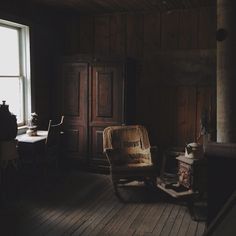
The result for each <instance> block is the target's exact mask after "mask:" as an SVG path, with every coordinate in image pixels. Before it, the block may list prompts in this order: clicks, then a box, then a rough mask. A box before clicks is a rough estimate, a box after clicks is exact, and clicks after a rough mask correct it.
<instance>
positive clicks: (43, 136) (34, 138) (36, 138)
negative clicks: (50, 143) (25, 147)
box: [16, 130, 48, 144]
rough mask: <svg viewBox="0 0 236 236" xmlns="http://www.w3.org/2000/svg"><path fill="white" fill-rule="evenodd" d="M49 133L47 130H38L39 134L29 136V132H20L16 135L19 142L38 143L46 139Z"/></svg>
mask: <svg viewBox="0 0 236 236" xmlns="http://www.w3.org/2000/svg"><path fill="white" fill-rule="evenodd" d="M47 135H48V131H46V130H38V131H37V136H29V135H28V134H20V135H17V136H16V139H17V140H18V142H19V143H32V144H33V143H37V142H41V141H43V140H44V141H45V140H46V138H47Z"/></svg>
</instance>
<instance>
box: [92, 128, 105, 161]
mask: <svg viewBox="0 0 236 236" xmlns="http://www.w3.org/2000/svg"><path fill="white" fill-rule="evenodd" d="M104 128H105V127H95V126H94V127H92V128H91V132H90V133H91V142H90V148H91V155H92V159H93V160H102V161H106V157H105V155H104V154H103V130H104Z"/></svg>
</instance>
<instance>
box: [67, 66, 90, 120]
mask: <svg viewBox="0 0 236 236" xmlns="http://www.w3.org/2000/svg"><path fill="white" fill-rule="evenodd" d="M87 91H88V65H87V64H86V63H66V64H64V67H63V93H64V94H63V110H64V114H65V115H67V116H76V117H77V119H79V120H85V119H86V117H87V110H86V104H87V95H88V92H87Z"/></svg>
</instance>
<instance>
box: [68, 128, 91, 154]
mask: <svg viewBox="0 0 236 236" xmlns="http://www.w3.org/2000/svg"><path fill="white" fill-rule="evenodd" d="M85 133H86V130H85V129H84V127H83V126H76V127H69V128H68V127H65V134H64V137H65V138H64V149H65V151H66V153H67V154H69V156H70V155H71V156H72V155H73V157H75V158H81V157H85V156H86V155H87V138H85V137H86V136H85Z"/></svg>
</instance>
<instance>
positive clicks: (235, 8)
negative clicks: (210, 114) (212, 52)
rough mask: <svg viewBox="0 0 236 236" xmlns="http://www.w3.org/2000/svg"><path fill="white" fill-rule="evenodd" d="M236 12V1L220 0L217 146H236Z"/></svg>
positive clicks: (218, 9) (218, 10)
mask: <svg viewBox="0 0 236 236" xmlns="http://www.w3.org/2000/svg"><path fill="white" fill-rule="evenodd" d="M235 12H236V1H235V0H217V142H236V14H235Z"/></svg>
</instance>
